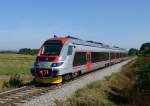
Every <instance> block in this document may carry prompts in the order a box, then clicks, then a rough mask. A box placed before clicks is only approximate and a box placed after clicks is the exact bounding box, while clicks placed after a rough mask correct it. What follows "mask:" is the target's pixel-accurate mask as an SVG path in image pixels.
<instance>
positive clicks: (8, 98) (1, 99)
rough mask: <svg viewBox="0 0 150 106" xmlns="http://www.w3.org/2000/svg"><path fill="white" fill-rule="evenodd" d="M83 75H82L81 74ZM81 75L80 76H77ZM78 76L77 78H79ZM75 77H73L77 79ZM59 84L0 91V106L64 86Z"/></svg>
mask: <svg viewBox="0 0 150 106" xmlns="http://www.w3.org/2000/svg"><path fill="white" fill-rule="evenodd" d="M83 76H84V75H83ZM79 77H82V76H79ZM79 77H78V78H79ZM78 78H75V79H78ZM65 83H67V82H64V83H63V84H60V85H51V86H36V85H35V84H33V85H29V86H24V87H21V88H17V89H14V90H10V91H6V92H2V93H0V106H17V105H21V104H22V103H26V102H28V101H30V100H31V99H33V98H35V97H37V96H40V95H43V94H46V93H48V92H50V91H52V90H56V89H58V88H61V87H64V86H65Z"/></svg>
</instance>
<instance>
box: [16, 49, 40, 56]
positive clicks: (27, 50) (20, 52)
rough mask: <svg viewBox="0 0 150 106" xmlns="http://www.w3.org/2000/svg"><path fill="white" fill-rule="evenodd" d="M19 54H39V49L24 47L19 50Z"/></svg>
mask: <svg viewBox="0 0 150 106" xmlns="http://www.w3.org/2000/svg"><path fill="white" fill-rule="evenodd" d="M18 54H25V55H36V54H38V49H30V48H22V49H20V50H19V51H18Z"/></svg>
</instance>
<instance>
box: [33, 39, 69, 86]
mask: <svg viewBox="0 0 150 106" xmlns="http://www.w3.org/2000/svg"><path fill="white" fill-rule="evenodd" d="M65 41H66V39H65V38H52V39H49V40H47V41H45V43H44V44H43V45H42V47H41V48H40V50H39V53H38V56H37V58H36V61H35V63H34V67H33V68H32V69H31V73H32V75H33V76H34V81H35V82H37V83H53V84H56V83H61V82H62V76H59V75H58V74H59V71H60V70H59V68H58V69H57V68H56V67H59V66H61V65H62V64H63V62H60V61H59V57H60V54H61V50H62V48H63V44H64V43H65Z"/></svg>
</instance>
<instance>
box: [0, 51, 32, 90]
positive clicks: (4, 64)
mask: <svg viewBox="0 0 150 106" xmlns="http://www.w3.org/2000/svg"><path fill="white" fill-rule="evenodd" d="M34 59H35V56H31V55H21V54H0V87H2V86H3V82H4V81H5V82H7V81H8V80H9V79H10V77H15V75H16V74H17V75H19V76H20V78H21V80H22V81H24V82H25V81H29V80H31V74H30V68H31V67H32V65H33V63H34Z"/></svg>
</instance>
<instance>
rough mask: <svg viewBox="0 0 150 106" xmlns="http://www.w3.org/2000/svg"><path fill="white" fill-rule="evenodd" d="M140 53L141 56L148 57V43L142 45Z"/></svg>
mask: <svg viewBox="0 0 150 106" xmlns="http://www.w3.org/2000/svg"><path fill="white" fill-rule="evenodd" d="M140 53H141V54H142V55H150V43H144V44H142V46H141V48H140Z"/></svg>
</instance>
